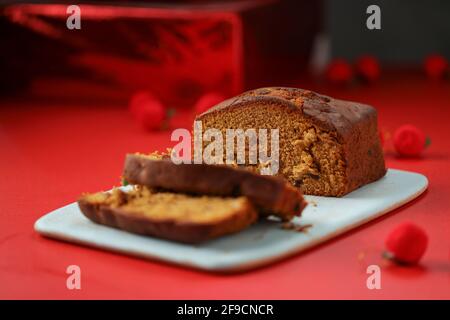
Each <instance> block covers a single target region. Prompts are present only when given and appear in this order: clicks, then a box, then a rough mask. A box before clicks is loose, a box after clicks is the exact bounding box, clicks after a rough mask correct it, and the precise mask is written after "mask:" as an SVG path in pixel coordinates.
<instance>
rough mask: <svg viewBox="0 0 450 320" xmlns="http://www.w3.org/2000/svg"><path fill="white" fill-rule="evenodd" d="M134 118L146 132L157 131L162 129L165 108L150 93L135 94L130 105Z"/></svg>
mask: <svg viewBox="0 0 450 320" xmlns="http://www.w3.org/2000/svg"><path fill="white" fill-rule="evenodd" d="M128 107H129V109H130V112H131V113H132V115H133V116H134V118H135V119H136V120H137V121H138V122H139V124H141V126H142V127H143V128H145V129H146V130H156V129H160V128H161V127H162V124H163V122H164V118H165V111H164V106H163V105H162V103H161V102H160V101H159V100H158V99H157V98H155V97H154V96H153V95H151V94H150V93H148V92H142V91H141V92H137V93H135V94H134V95H133V96H132V97H131V99H130V102H129V105H128Z"/></svg>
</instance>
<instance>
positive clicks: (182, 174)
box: [123, 154, 306, 220]
mask: <svg viewBox="0 0 450 320" xmlns="http://www.w3.org/2000/svg"><path fill="white" fill-rule="evenodd" d="M123 177H124V178H125V179H126V180H127V181H128V182H129V183H131V184H138V185H144V186H147V187H150V188H163V189H166V190H171V191H175V192H183V193H192V194H201V195H215V196H229V197H230V196H232V197H237V196H245V197H248V199H249V200H250V201H251V202H252V203H253V204H254V205H255V206H256V207H257V209H258V210H259V212H260V213H262V214H263V215H271V214H273V215H276V216H278V217H280V218H281V219H282V220H290V219H292V218H293V217H294V216H300V214H301V212H302V210H303V209H304V207H305V206H306V202H305V200H304V199H303V196H302V194H301V192H300V191H299V190H298V189H297V188H294V187H293V186H291V185H290V184H289V183H288V182H287V181H285V180H284V179H282V178H278V177H273V176H263V175H260V174H257V173H255V172H251V171H249V170H245V169H241V168H237V167H233V166H227V165H207V164H179V165H176V164H174V163H173V162H172V161H171V160H170V158H168V157H167V156H161V155H157V154H151V155H142V154H128V155H127V157H126V159H125V167H124V172H123Z"/></svg>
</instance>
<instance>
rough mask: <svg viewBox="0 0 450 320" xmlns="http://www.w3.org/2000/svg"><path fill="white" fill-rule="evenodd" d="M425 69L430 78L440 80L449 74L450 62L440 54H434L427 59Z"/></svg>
mask: <svg viewBox="0 0 450 320" xmlns="http://www.w3.org/2000/svg"><path fill="white" fill-rule="evenodd" d="M424 69H425V73H426V74H427V76H428V77H429V78H431V79H434V80H439V79H442V78H444V76H445V75H446V74H447V73H448V61H447V59H445V58H444V57H443V56H441V55H439V54H432V55H429V56H428V57H426V58H425V61H424Z"/></svg>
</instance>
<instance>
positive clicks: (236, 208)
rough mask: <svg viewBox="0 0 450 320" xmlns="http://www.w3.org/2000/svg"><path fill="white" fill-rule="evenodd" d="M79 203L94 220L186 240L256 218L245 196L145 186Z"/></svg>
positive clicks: (235, 228) (90, 197)
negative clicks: (193, 193)
mask: <svg viewBox="0 0 450 320" xmlns="http://www.w3.org/2000/svg"><path fill="white" fill-rule="evenodd" d="M78 205H79V207H80V210H81V211H82V212H83V214H84V215H85V216H86V217H87V218H88V219H90V220H92V221H94V222H96V223H99V224H104V225H107V226H110V227H114V228H119V229H122V230H126V231H129V232H133V233H138V234H144V235H149V236H155V237H159V238H165V239H169V240H174V241H180V242H186V243H198V242H203V241H206V240H210V239H214V238H217V237H220V236H223V235H226V234H231V233H235V232H238V231H241V230H243V229H245V228H247V227H248V226H250V225H251V224H252V223H254V222H255V221H256V220H257V218H258V215H257V213H256V210H255V209H254V207H253V205H252V204H251V203H250V202H249V201H248V200H247V199H246V198H244V197H239V198H220V197H205V196H203V197H194V196H189V195H183V194H175V193H169V192H156V191H154V190H151V189H148V188H145V187H135V189H133V190H132V191H130V192H123V191H121V190H120V189H114V190H113V191H112V192H100V193H94V194H87V195H84V196H82V197H81V198H80V199H79V201H78Z"/></svg>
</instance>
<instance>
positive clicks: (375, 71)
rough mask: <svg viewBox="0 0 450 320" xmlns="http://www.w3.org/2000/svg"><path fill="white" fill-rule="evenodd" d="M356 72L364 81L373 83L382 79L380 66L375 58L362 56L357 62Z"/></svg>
mask: <svg viewBox="0 0 450 320" xmlns="http://www.w3.org/2000/svg"><path fill="white" fill-rule="evenodd" d="M356 72H357V74H358V76H360V77H361V78H362V79H364V80H366V81H368V82H373V81H375V80H377V79H378V78H379V77H380V64H379V62H378V59H377V58H375V57H373V56H369V55H366V56H362V57H360V58H359V59H358V60H357V61H356Z"/></svg>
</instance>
